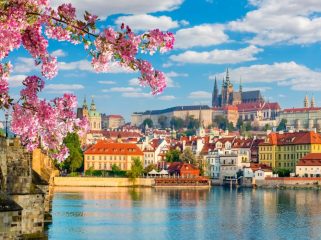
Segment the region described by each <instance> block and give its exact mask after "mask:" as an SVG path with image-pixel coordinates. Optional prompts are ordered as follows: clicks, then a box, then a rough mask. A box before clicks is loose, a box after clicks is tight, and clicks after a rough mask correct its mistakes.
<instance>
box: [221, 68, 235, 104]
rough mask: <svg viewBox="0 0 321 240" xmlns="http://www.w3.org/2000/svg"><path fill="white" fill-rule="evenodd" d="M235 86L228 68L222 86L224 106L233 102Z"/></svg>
mask: <svg viewBox="0 0 321 240" xmlns="http://www.w3.org/2000/svg"><path fill="white" fill-rule="evenodd" d="M233 91H234V90H233V84H232V83H231V81H230V75H229V71H228V68H227V69H226V76H225V81H223V86H222V106H226V105H231V104H232V102H233Z"/></svg>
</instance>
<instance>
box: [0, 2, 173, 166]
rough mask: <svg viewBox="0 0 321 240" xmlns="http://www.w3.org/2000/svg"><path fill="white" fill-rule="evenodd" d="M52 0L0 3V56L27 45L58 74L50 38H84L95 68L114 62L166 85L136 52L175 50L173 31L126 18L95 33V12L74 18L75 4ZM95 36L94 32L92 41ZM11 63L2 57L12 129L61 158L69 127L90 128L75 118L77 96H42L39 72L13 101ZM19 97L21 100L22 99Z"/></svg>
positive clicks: (30, 145) (1, 98)
mask: <svg viewBox="0 0 321 240" xmlns="http://www.w3.org/2000/svg"><path fill="white" fill-rule="evenodd" d="M48 2H49V1H48V0H7V1H5V4H1V5H0V14H1V17H0V39H1V41H0V60H2V59H3V58H5V57H7V56H8V54H9V53H10V52H11V51H13V50H14V49H17V48H19V47H20V46H23V47H24V48H25V49H26V50H27V51H28V52H29V53H30V55H31V56H32V57H33V58H34V60H35V64H41V74H42V76H44V77H45V78H47V79H51V78H53V77H55V76H56V75H57V64H58V63H57V58H55V57H53V56H50V55H49V53H48V50H47V48H48V40H47V39H46V38H45V36H44V34H43V32H42V28H44V29H45V34H46V36H47V38H51V39H57V40H58V41H68V42H71V43H74V44H77V43H80V42H82V43H83V44H84V46H85V49H88V50H89V52H90V54H91V55H92V56H93V58H92V65H93V68H94V69H95V70H96V71H99V72H100V71H108V70H109V69H110V66H111V64H114V63H117V64H119V65H120V66H122V67H124V68H130V69H132V70H134V71H137V70H138V71H140V73H141V77H140V82H141V84H142V85H145V86H149V87H150V88H151V90H152V93H153V94H158V93H161V92H162V91H163V89H164V88H165V87H166V78H165V76H164V74H163V73H162V72H160V71H158V70H155V69H154V68H153V67H152V65H151V64H150V63H149V62H147V61H145V60H141V59H138V58H137V54H138V53H139V52H140V51H142V52H149V53H150V54H154V53H155V52H156V51H160V52H161V53H163V52H166V51H168V50H171V49H172V48H173V45H174V36H173V34H172V33H168V32H161V31H159V30H158V29H156V30H152V31H150V32H147V33H145V34H142V35H136V34H135V33H133V32H132V31H131V29H130V28H129V27H128V26H125V24H122V26H121V30H120V31H115V30H114V29H112V28H107V29H105V30H103V31H101V34H99V35H96V33H95V30H96V21H97V18H98V17H97V16H96V15H91V14H90V13H88V12H86V13H85V15H84V19H83V20H78V19H76V9H75V8H74V7H73V6H72V5H71V4H62V5H61V6H59V7H58V8H57V9H53V8H51V7H50V6H49V3H48ZM92 38H95V40H94V41H93V40H92ZM10 68H11V66H10V64H1V63H0V109H1V108H6V109H8V108H9V107H10V106H12V130H13V132H15V133H16V134H18V135H20V137H21V141H22V143H23V144H24V145H25V146H26V147H27V149H28V150H30V151H32V150H33V149H35V148H37V147H41V149H42V150H43V151H45V152H47V153H48V154H49V155H50V156H52V157H53V158H56V159H58V160H60V161H61V160H63V159H64V158H66V157H67V156H68V149H67V148H66V147H65V146H64V145H63V139H64V137H65V136H66V135H67V133H69V132H75V131H76V132H78V133H79V134H80V135H83V134H85V133H86V131H87V130H88V121H87V120H86V119H82V120H80V119H76V116H75V111H74V110H75V108H76V105H77V100H76V97H75V96H73V95H71V94H65V95H63V97H60V98H56V99H54V100H52V101H46V100H40V99H39V98H38V93H39V92H40V91H42V90H43V88H44V86H45V83H44V81H43V80H42V79H41V78H40V77H37V76H30V77H27V78H26V79H25V80H24V81H23V85H24V86H25V87H24V89H22V90H21V91H20V95H21V98H20V100H19V101H18V102H17V103H15V104H13V103H12V101H13V100H12V99H11V98H10V96H9V86H8V76H9V72H10ZM20 101H21V102H20Z"/></svg>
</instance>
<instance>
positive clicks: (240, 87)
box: [239, 77, 243, 93]
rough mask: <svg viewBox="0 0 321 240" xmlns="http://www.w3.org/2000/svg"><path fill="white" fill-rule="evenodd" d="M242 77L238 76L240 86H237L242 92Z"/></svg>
mask: <svg viewBox="0 0 321 240" xmlns="http://www.w3.org/2000/svg"><path fill="white" fill-rule="evenodd" d="M242 90H243V88H242V77H240V86H239V92H240V93H242Z"/></svg>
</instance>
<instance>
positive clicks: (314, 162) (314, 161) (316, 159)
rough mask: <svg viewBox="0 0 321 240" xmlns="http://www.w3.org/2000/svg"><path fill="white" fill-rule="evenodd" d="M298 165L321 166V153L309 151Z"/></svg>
mask: <svg viewBox="0 0 321 240" xmlns="http://www.w3.org/2000/svg"><path fill="white" fill-rule="evenodd" d="M297 166H321V153H309V154H307V155H305V156H304V157H303V158H301V159H300V160H299V162H298V163H297Z"/></svg>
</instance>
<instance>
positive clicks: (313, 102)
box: [310, 95, 315, 108]
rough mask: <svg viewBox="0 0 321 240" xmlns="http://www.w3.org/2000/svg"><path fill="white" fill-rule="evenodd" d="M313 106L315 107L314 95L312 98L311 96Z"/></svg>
mask: <svg viewBox="0 0 321 240" xmlns="http://www.w3.org/2000/svg"><path fill="white" fill-rule="evenodd" d="M310 106H311V107H312V108H314V107H315V100H314V96H313V95H312V98H311V105H310Z"/></svg>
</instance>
